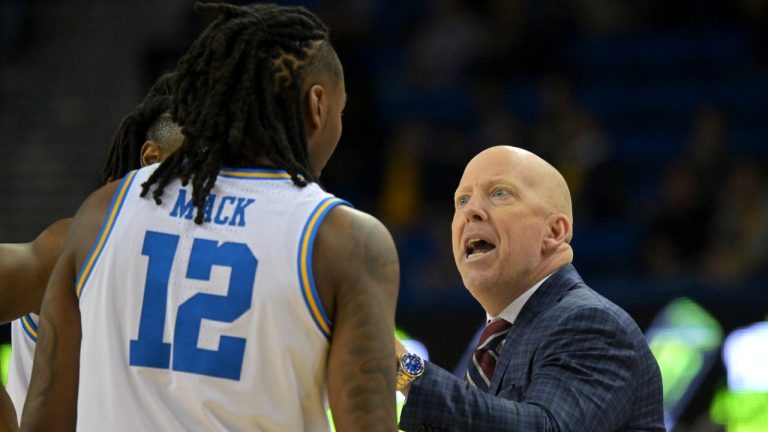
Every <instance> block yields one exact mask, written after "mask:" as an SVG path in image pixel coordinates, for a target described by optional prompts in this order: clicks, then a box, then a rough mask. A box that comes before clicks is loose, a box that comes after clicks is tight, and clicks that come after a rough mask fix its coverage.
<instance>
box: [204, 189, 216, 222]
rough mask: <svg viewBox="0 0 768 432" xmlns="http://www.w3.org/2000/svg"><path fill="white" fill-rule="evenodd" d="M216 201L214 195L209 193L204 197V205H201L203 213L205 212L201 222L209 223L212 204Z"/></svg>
mask: <svg viewBox="0 0 768 432" xmlns="http://www.w3.org/2000/svg"><path fill="white" fill-rule="evenodd" d="M215 203H216V195H214V194H210V195H208V198H206V199H205V206H203V213H204V214H205V219H203V222H205V223H210V222H211V217H212V215H213V205H214V204H215Z"/></svg>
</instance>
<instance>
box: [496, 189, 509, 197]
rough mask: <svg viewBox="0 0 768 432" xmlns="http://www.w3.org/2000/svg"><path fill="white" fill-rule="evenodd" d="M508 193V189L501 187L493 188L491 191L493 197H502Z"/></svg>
mask: <svg viewBox="0 0 768 432" xmlns="http://www.w3.org/2000/svg"><path fill="white" fill-rule="evenodd" d="M508 195H509V191H508V190H506V189H503V188H498V189H494V191H493V197H494V198H504V197H506V196H508Z"/></svg>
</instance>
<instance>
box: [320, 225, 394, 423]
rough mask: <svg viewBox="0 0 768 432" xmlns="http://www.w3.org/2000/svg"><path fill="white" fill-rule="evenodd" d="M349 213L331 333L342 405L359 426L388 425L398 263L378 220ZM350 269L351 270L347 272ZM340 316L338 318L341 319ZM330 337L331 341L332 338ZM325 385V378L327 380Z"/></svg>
mask: <svg viewBox="0 0 768 432" xmlns="http://www.w3.org/2000/svg"><path fill="white" fill-rule="evenodd" d="M360 219H361V218H352V220H351V223H350V226H349V231H348V232H349V234H350V235H349V236H348V240H351V241H350V242H349V243H348V244H347V246H348V247H346V248H345V250H346V256H343V262H346V263H348V275H347V276H346V280H345V281H342V283H341V285H342V286H343V287H342V289H343V292H342V293H339V292H337V305H336V320H337V328H336V329H335V330H334V339H336V338H337V336H338V337H339V339H341V340H339V341H338V342H341V343H342V345H341V347H339V348H340V350H339V351H337V352H338V354H339V356H340V359H341V362H337V363H336V365H342V366H343V369H342V372H341V373H340V374H339V375H338V376H337V379H340V380H341V382H343V383H344V387H343V392H344V393H343V395H342V397H343V399H344V400H345V404H344V405H345V407H344V409H345V411H346V413H347V415H348V416H349V418H350V420H352V423H353V424H355V425H357V426H358V427H364V428H365V430H390V431H391V430H394V428H395V425H394V423H393V421H394V419H395V386H394V383H395V352H394V343H393V341H394V312H395V303H396V300H397V289H398V283H399V273H400V270H399V264H398V259H397V253H396V252H395V249H394V244H393V242H392V239H391V237H390V236H389V233H388V232H387V231H386V229H384V227H383V226H382V225H381V224H380V223H379V222H378V221H374V220H371V219H369V218H367V217H366V218H365V219H363V220H360ZM350 272H351V274H350ZM341 320H343V322H342V321H341ZM332 343H337V341H336V340H334V341H333V342H332ZM329 385H330V383H329Z"/></svg>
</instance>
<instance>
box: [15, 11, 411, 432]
mask: <svg viewBox="0 0 768 432" xmlns="http://www.w3.org/2000/svg"><path fill="white" fill-rule="evenodd" d="M196 9H197V10H198V11H200V12H203V13H208V14H211V15H215V16H216V18H215V21H213V23H212V24H211V25H210V26H209V27H208V28H207V29H206V30H205V31H204V32H203V34H202V35H201V36H200V37H199V38H198V39H197V40H196V41H195V42H194V44H193V45H192V47H191V48H190V49H189V51H188V52H187V53H186V54H185V56H184V57H183V58H182V59H181V61H180V63H179V68H178V70H177V73H176V77H175V78H174V84H173V104H174V106H173V109H172V113H173V118H174V119H175V120H176V122H177V123H178V124H179V125H181V126H182V130H183V133H184V136H185V140H184V143H183V144H182V147H181V148H180V149H179V150H178V151H177V152H176V153H174V154H173V155H171V156H170V157H169V158H168V159H166V160H165V161H164V162H163V163H162V164H161V165H160V166H159V167H157V168H155V167H149V168H145V169H141V170H138V171H136V172H132V173H130V174H129V175H127V176H126V177H125V178H124V179H123V180H122V181H120V182H115V183H110V184H109V185H107V186H105V187H103V188H101V189H99V190H98V191H96V192H95V193H93V194H92V195H91V196H90V197H89V198H88V199H87V200H86V201H85V202H84V204H83V205H82V206H81V208H80V210H79V211H78V213H77V215H76V216H75V219H74V221H73V223H72V227H71V229H70V234H69V236H68V239H67V241H66V243H65V245H64V249H63V251H62V255H61V257H60V258H59V260H58V262H57V264H56V267H55V269H54V273H53V276H52V279H51V282H50V283H49V285H48V289H47V291H46V295H45V299H44V301H43V306H42V317H41V321H40V337H39V344H38V349H37V352H36V354H35V365H34V371H33V377H32V384H31V386H30V393H29V396H28V397H27V401H26V404H25V413H24V416H23V417H22V428H23V429H26V430H53V429H72V428H74V427H75V425H77V428H78V430H83V431H90V430H99V431H101V430H105V429H108V430H111V431H122V430H125V431H136V430H184V431H192V430H262V431H298V430H309V431H323V430H328V429H329V425H328V419H327V417H326V414H325V410H326V390H327V396H328V400H329V401H330V407H331V410H332V412H333V417H334V421H335V423H336V427H337V429H338V430H340V431H361V430H366V431H379V430H382V431H393V430H396V424H395V393H394V383H395V370H394V368H393V367H392V360H391V359H392V356H393V355H394V349H393V347H392V334H393V332H394V308H395V302H396V297H397V289H398V279H399V266H398V262H397V255H396V252H395V248H394V244H393V241H392V238H391V236H390V235H389V233H388V232H387V230H386V229H385V228H384V227H383V225H382V224H381V223H380V222H379V221H377V220H376V219H374V218H373V217H371V216H369V215H366V214H364V213H362V212H359V211H356V210H353V209H351V208H350V207H348V206H346V205H345V204H346V203H345V202H344V201H342V200H340V199H338V198H335V197H334V196H333V195H331V194H329V193H326V192H324V191H323V190H322V189H321V188H320V187H319V186H318V185H317V183H316V179H317V178H318V176H319V174H320V172H321V170H322V168H323V167H324V165H325V164H326V162H327V161H328V159H329V158H330V156H331V154H332V153H333V151H334V149H335V147H336V145H337V143H338V140H339V137H340V135H341V112H342V110H343V108H344V105H345V102H346V94H345V90H344V78H343V71H342V67H341V64H340V63H339V60H338V58H337V56H336V53H335V52H334V50H333V48H332V47H331V45H330V42H329V40H328V30H327V28H326V27H325V25H324V24H323V23H322V22H320V21H319V20H318V19H317V17H316V16H314V15H313V14H311V13H309V12H308V11H307V10H306V9H303V8H300V7H280V6H275V5H255V6H248V7H237V6H232V5H223V4H205V5H198V6H196ZM150 195H151V196H150ZM102 222H103V223H102ZM100 226H101V228H99V227H100ZM78 269H82V271H81V272H79V273H77V272H78ZM76 275H77V279H76ZM78 391H79V393H78Z"/></svg>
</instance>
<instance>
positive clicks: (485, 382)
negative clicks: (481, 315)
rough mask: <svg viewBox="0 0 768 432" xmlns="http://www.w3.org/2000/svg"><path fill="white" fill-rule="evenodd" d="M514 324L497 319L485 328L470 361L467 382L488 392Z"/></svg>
mask: <svg viewBox="0 0 768 432" xmlns="http://www.w3.org/2000/svg"><path fill="white" fill-rule="evenodd" d="M510 327H512V324H511V323H510V322H509V321H505V320H503V319H501V318H496V319H494V320H493V321H491V322H489V323H488V325H486V326H485V329H484V330H483V333H481V334H480V341H479V342H478V343H477V348H475V353H474V355H472V358H471V359H470V360H469V367H467V376H466V378H467V382H468V383H470V384H472V385H474V386H475V387H477V388H479V389H481V390H483V391H488V387H489V386H490V384H491V377H493V370H494V369H495V368H496V362H497V361H498V360H499V355H500V354H501V349H502V348H503V347H504V340H505V337H506V336H507V332H508V331H509V329H510Z"/></svg>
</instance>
